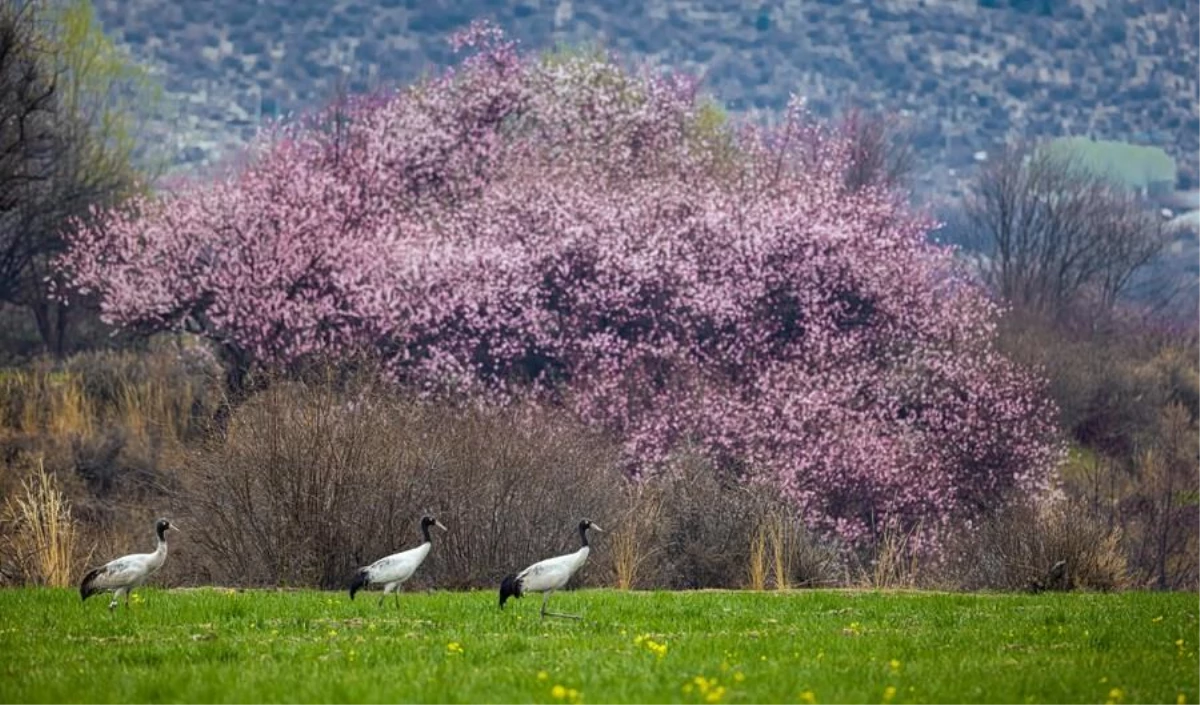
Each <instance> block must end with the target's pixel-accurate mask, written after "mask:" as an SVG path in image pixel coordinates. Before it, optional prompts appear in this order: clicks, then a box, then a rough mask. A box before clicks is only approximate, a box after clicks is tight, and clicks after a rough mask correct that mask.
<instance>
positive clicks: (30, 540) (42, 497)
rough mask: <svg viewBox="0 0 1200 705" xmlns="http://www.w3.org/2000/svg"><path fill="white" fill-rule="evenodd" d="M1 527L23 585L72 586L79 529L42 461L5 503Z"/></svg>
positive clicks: (69, 506) (65, 500)
mask: <svg viewBox="0 0 1200 705" xmlns="http://www.w3.org/2000/svg"><path fill="white" fill-rule="evenodd" d="M4 523H5V525H7V526H8V530H7V531H5V537H4V547H5V551H6V552H7V553H8V554H9V556H10V557H11V560H12V562H13V563H14V564H15V565H16V566H18V568H19V569H20V571H21V573H22V574H23V576H24V579H25V580H26V581H32V582H35V583H38V584H40V585H48V586H50V587H67V586H69V585H71V584H72V578H73V575H72V566H73V565H75V558H76V554H77V551H78V550H79V545H78V536H79V532H78V527H77V526H76V523H75V520H74V518H73V517H72V515H71V503H70V502H69V501H68V500H67V498H66V497H65V496H64V494H63V492H62V490H61V489H60V487H59V483H58V481H57V479H56V478H55V477H54V475H52V474H50V473H48V472H46V467H45V463H44V462H43V461H42V459H41V458H38V461H37V465H36V469H35V470H34V472H33V473H32V474H31V475H30V476H29V477H28V478H26V479H25V480H23V481H22V482H21V491H20V493H18V494H17V495H15V496H13V497H10V498H9V499H8V500H7V501H6V502H5V505H4Z"/></svg>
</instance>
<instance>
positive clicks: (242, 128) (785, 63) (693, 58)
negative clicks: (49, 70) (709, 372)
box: [96, 0, 1200, 196]
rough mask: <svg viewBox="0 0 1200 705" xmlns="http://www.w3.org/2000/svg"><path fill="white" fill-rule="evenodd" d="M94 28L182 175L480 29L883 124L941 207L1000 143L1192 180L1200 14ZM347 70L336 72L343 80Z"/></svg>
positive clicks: (863, 12) (246, 11)
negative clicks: (130, 63) (1116, 144)
mask: <svg viewBox="0 0 1200 705" xmlns="http://www.w3.org/2000/svg"><path fill="white" fill-rule="evenodd" d="M96 4H97V7H98V10H99V12H100V17H101V19H102V21H103V22H104V24H105V27H106V29H107V31H109V32H110V33H111V34H112V35H113V36H114V37H115V38H117V39H118V40H119V41H124V42H125V43H127V44H128V45H129V46H130V48H131V49H132V51H133V52H134V54H135V56H137V57H138V58H139V59H141V60H143V61H147V62H149V63H150V64H152V65H153V66H154V67H155V69H156V70H157V71H160V72H161V75H162V77H163V80H164V82H165V85H166V88H167V90H168V92H169V95H170V97H171V98H172V100H171V104H172V105H173V106H174V108H175V111H174V112H175V115H174V116H173V117H172V118H170V119H163V120H161V121H159V122H158V123H157V125H156V129H159V130H161V131H162V136H163V142H162V144H164V145H166V146H167V147H168V149H169V150H170V151H171V155H170V156H171V159H172V161H173V163H174V164H176V165H186V164H192V163H203V162H206V161H208V160H211V159H213V158H215V157H216V156H217V155H218V154H219V153H220V151H221V149H223V148H224V147H228V146H230V145H235V144H238V143H240V142H242V141H244V140H245V139H247V138H248V137H250V136H252V135H253V133H254V125H255V124H256V121H257V120H258V119H259V118H260V116H263V115H267V116H270V115H273V114H282V113H286V112H288V111H292V110H296V109H303V108H304V107H305V106H308V105H312V104H313V103H314V102H319V101H321V100H324V99H326V98H328V96H329V95H330V94H331V93H332V91H333V90H334V88H333V86H334V85H335V83H336V82H337V79H338V77H339V76H341V75H342V72H343V70H346V71H347V72H348V77H349V80H350V85H351V87H352V88H358V89H364V88H368V87H370V86H375V85H389V84H395V83H401V82H405V81H409V80H411V79H413V78H415V77H418V76H419V75H421V73H422V72H423V71H425V70H428V69H429V68H430V67H431V66H433V65H437V64H441V63H445V62H446V61H448V60H449V58H450V52H449V49H448V47H447V45H446V43H445V41H444V40H445V38H446V36H447V35H448V34H449V33H450V32H452V31H453V30H454V29H456V28H458V27H461V26H462V25H464V24H465V23H467V22H469V21H470V20H471V19H474V18H477V17H489V18H491V19H493V20H495V21H496V22H498V23H499V24H500V25H501V26H503V27H504V28H505V29H506V30H507V31H508V32H509V33H510V34H512V35H513V36H515V37H517V38H519V39H520V40H521V41H522V42H523V43H524V44H525V45H526V46H531V47H536V48H543V47H549V46H552V45H554V44H555V43H560V42H565V43H572V44H577V43H600V44H602V45H604V46H606V47H608V48H610V49H613V50H615V51H617V52H619V53H620V54H622V55H624V56H628V57H631V58H648V59H650V60H651V61H654V62H658V63H661V64H664V65H671V66H675V67H683V68H687V69H689V70H693V71H696V72H699V73H702V74H703V75H704V77H705V84H706V87H707V88H708V90H710V91H712V92H713V93H714V94H715V95H717V96H718V97H719V98H720V99H721V100H722V101H724V102H725V103H726V104H727V105H728V106H729V107H730V108H731V109H732V110H735V111H744V110H754V109H767V110H773V109H778V108H780V107H782V106H783V105H784V104H786V102H787V100H788V96H789V94H790V93H791V92H796V93H799V94H801V95H804V96H807V97H808V99H809V101H810V104H811V105H812V106H813V107H814V108H815V109H816V110H817V111H819V112H827V111H831V110H834V109H837V108H840V107H842V106H845V105H847V104H850V103H857V104H860V105H863V106H866V107H868V108H870V109H873V110H883V111H887V112H888V113H889V114H895V115H897V116H898V119H899V120H901V121H903V122H904V123H906V124H907V125H908V126H909V128H910V129H911V130H912V132H913V136H914V143H915V145H916V146H917V147H918V149H919V151H920V156H921V158H922V159H923V161H924V162H925V164H924V165H923V168H922V169H920V170H919V171H920V173H921V174H922V176H921V183H920V184H918V187H919V188H921V190H923V191H926V192H928V191H930V190H932V191H935V192H937V193H939V194H941V195H944V196H950V195H953V193H954V192H955V191H956V190H957V188H958V186H959V180H960V179H961V177H962V175H963V172H964V171H967V170H969V168H970V166H971V165H972V164H973V163H974V161H975V158H976V155H977V153H979V152H987V151H989V150H994V149H995V148H996V146H997V145H998V144H999V143H1000V142H1001V141H1002V140H1003V139H1004V136H1005V135H1006V134H1010V133H1017V134H1021V135H1023V136H1026V137H1044V136H1057V135H1065V134H1080V135H1091V136H1094V137H1097V138H1103V139H1110V140H1121V141H1128V142H1134V143H1140V144H1151V145H1155V146H1159V147H1162V148H1164V149H1165V150H1166V151H1167V152H1168V153H1169V154H1171V156H1173V157H1174V158H1175V159H1176V160H1177V161H1178V162H1179V168H1180V181H1181V184H1180V186H1181V187H1183V188H1191V187H1194V186H1195V185H1196V184H1197V183H1198V181H1200V179H1198V171H1200V168H1198V167H1200V165H1198V156H1197V155H1198V152H1200V109H1198V107H1197V105H1198V103H1197V101H1198V79H1197V65H1198V61H1200V60H1198V56H1200V48H1198V45H1197V33H1198V32H1200V9H1198V6H1197V4H1196V3H1194V2H1184V1H1182V0H1139V1H1125V2H1117V1H1115V0H983V1H981V2H974V1H967V0H883V1H880V2H838V1H836V0H820V1H817V2H813V1H803V0H763V1H760V2H744V1H743V2H733V1H730V0H725V1H720V0H703V1H699V2H685V1H682V0H648V1H646V2H642V1H641V0H611V1H610V2H604V3H585V2H577V1H576V2H572V0H507V1H506V2H499V3H488V2H481V1H479V0H435V1H428V0H426V1H424V2H418V1H417V0H334V1H333V2H331V3H330V2H319V3H318V2H311V1H310V0H260V1H259V2H245V1H244V0H204V1H203V2H186V3H184V2H173V1H172V0H98V2H97V3H96ZM343 67H345V69H343Z"/></svg>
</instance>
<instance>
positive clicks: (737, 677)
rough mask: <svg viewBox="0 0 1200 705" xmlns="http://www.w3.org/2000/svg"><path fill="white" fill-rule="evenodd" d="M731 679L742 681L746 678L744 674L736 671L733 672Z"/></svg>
mask: <svg viewBox="0 0 1200 705" xmlns="http://www.w3.org/2000/svg"><path fill="white" fill-rule="evenodd" d="M733 679H734V680H735V681H737V682H738V683H741V682H742V681H744V680H746V674H745V673H742V672H741V671H738V672H737V673H734V674H733Z"/></svg>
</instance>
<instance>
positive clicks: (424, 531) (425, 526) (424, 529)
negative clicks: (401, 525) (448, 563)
mask: <svg viewBox="0 0 1200 705" xmlns="http://www.w3.org/2000/svg"><path fill="white" fill-rule="evenodd" d="M421 536H422V537H424V539H425V543H433V539H432V538H431V537H430V536H429V524H426V523H425V522H421Z"/></svg>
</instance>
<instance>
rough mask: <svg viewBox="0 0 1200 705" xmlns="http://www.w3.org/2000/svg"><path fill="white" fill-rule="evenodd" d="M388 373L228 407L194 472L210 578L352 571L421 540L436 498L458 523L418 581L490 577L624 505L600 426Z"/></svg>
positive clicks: (329, 579) (441, 539) (461, 584)
mask: <svg viewBox="0 0 1200 705" xmlns="http://www.w3.org/2000/svg"><path fill="white" fill-rule="evenodd" d="M387 389H388V388H386V387H382V386H380V387H374V386H372V385H370V384H369V383H367V382H366V381H365V380H364V381H363V382H362V383H359V382H353V383H351V384H350V386H349V387H347V388H343V386H342V385H339V384H335V383H333V382H332V381H328V380H327V381H319V382H314V383H309V384H302V383H275V384H272V385H271V386H270V387H269V388H268V389H267V390H266V391H265V392H262V393H260V394H258V395H257V396H255V397H253V398H251V399H250V400H249V401H248V402H247V403H245V404H244V405H243V406H241V407H240V408H238V409H237V410H236V411H235V412H234V413H233V415H232V416H231V418H230V420H229V424H228V429H227V432H226V434H224V435H223V436H221V437H217V438H214V439H213V440H211V441H210V442H209V443H207V444H206V445H205V447H204V448H203V449H202V450H200V451H199V452H197V453H196V454H195V456H194V458H193V461H192V463H191V467H190V469H189V472H188V473H187V474H186V476H185V478H184V483H185V488H186V493H187V496H188V497H189V506H190V508H191V509H190V513H191V515H192V517H191V518H190V519H188V524H189V525H191V526H192V527H193V532H192V533H193V534H194V540H195V542H196V545H197V549H198V550H199V552H200V554H201V555H200V556H199V559H198V560H199V562H200V563H201V564H202V565H203V566H204V568H205V569H206V571H207V579H208V580H210V581H215V582H218V583H221V584H227V585H263V584H267V585H279V584H283V585H315V586H321V587H327V588H336V587H342V586H343V585H344V584H345V582H346V581H347V580H348V579H349V577H350V575H351V573H352V572H353V570H354V569H355V568H356V567H358V566H361V565H365V564H367V563H370V562H372V561H374V560H375V559H377V558H380V557H382V556H385V555H388V554H390V553H394V552H396V551H398V550H403V549H406V548H410V547H412V546H414V545H416V543H417V542H418V533H417V524H418V521H419V519H420V517H421V515H422V514H423V513H430V514H434V515H436V516H437V517H438V518H439V519H440V520H441V521H442V522H443V523H444V524H445V525H446V526H447V527H449V529H450V531H449V532H448V533H441V532H439V531H438V530H436V529H435V530H434V533H435V535H434V542H435V546H436V548H435V549H434V551H433V553H432V554H431V556H430V558H429V559H428V560H427V562H426V565H425V566H423V567H422V569H421V571H420V572H419V573H418V575H417V576H416V577H414V579H413V582H414V583H415V584H416V585H421V584H425V585H431V584H436V585H438V586H439V587H448V588H466V587H483V586H493V585H495V584H498V583H499V580H500V578H501V577H502V576H503V575H504V574H505V573H507V572H509V571H512V570H515V569H519V568H523V567H524V566H526V565H528V564H529V563H532V562H534V561H535V560H538V559H541V558H545V557H548V556H550V555H554V554H556V553H561V552H563V551H566V550H573V549H574V547H575V546H576V545H577V543H576V542H577V541H578V534H577V533H576V527H577V525H578V523H579V520H580V519H581V518H584V517H586V518H590V519H593V520H595V521H596V522H597V523H599V524H600V525H601V526H605V524H606V521H607V519H608V518H609V517H612V516H614V515H615V512H616V509H617V506H618V503H617V497H618V496H619V491H620V488H621V485H622V483H623V482H624V480H623V479H622V477H621V475H620V472H619V469H618V466H617V462H616V453H615V452H614V450H613V448H612V446H611V445H610V444H608V443H606V442H605V441H604V440H603V439H600V438H596V437H594V436H592V435H591V434H589V433H587V432H586V431H584V430H583V429H581V428H579V427H578V426H575V425H573V424H570V423H568V422H566V421H564V420H563V419H561V418H558V417H556V416H553V415H549V414H543V413H539V412H536V411H532V410H529V409H510V410H480V409H468V408H447V407H442V406H436V405H431V404H426V403H421V402H417V401H413V400H409V399H403V398H399V397H396V396H392V395H390V394H389V393H388V391H387ZM601 536H602V535H601ZM602 540H603V539H601V541H602ZM597 543H600V542H597ZM601 550H603V549H601ZM585 571H586V569H585Z"/></svg>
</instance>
